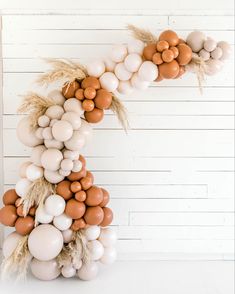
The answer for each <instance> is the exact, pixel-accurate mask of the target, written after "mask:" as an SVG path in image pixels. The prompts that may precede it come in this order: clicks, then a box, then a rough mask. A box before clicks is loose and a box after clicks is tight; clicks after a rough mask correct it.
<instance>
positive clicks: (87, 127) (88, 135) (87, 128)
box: [77, 119, 93, 158]
mask: <svg viewBox="0 0 235 294" xmlns="http://www.w3.org/2000/svg"><path fill="white" fill-rule="evenodd" d="M79 132H80V133H81V134H82V135H84V136H85V140H86V142H90V141H91V139H92V137H93V129H92V126H91V124H89V123H88V122H87V121H86V120H84V119H82V120H81V127H80V128H79ZM77 158H78V157H77Z"/></svg>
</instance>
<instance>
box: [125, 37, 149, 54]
mask: <svg viewBox="0 0 235 294" xmlns="http://www.w3.org/2000/svg"><path fill="white" fill-rule="evenodd" d="M144 46H145V44H144V42H142V41H141V40H138V39H133V40H130V41H129V42H128V44H127V49H128V53H129V54H131V53H135V54H139V55H142V54H143V51H144Z"/></svg>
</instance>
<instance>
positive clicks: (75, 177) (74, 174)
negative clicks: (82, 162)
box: [67, 167, 86, 181]
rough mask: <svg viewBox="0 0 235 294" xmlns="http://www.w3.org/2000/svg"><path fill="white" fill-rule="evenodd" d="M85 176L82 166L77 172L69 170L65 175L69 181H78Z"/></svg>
mask: <svg viewBox="0 0 235 294" xmlns="http://www.w3.org/2000/svg"><path fill="white" fill-rule="evenodd" d="M85 176H86V169H85V168H84V167H83V168H82V169H81V170H80V171H79V172H71V174H70V175H69V176H68V177H67V178H68V179H69V180H70V181H79V180H80V179H81V178H84V177H85Z"/></svg>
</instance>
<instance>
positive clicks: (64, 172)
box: [59, 168, 71, 177]
mask: <svg viewBox="0 0 235 294" xmlns="http://www.w3.org/2000/svg"><path fill="white" fill-rule="evenodd" d="M59 174H60V175H61V176H64V177H67V176H69V175H70V174H71V170H63V169H61V168H60V169H59Z"/></svg>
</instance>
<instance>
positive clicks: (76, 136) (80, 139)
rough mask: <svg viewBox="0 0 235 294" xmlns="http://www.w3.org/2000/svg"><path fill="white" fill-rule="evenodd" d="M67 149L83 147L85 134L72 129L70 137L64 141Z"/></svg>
mask: <svg viewBox="0 0 235 294" xmlns="http://www.w3.org/2000/svg"><path fill="white" fill-rule="evenodd" d="M64 145H65V147H66V148H67V149H69V150H72V151H77V150H80V149H82V148H83V146H84V145H85V136H84V135H83V134H81V133H80V132H79V131H74V132H73V135H72V137H71V138H70V139H69V140H67V141H65V142H64Z"/></svg>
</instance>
